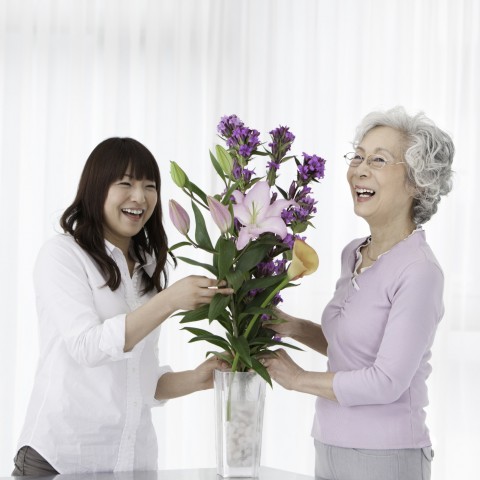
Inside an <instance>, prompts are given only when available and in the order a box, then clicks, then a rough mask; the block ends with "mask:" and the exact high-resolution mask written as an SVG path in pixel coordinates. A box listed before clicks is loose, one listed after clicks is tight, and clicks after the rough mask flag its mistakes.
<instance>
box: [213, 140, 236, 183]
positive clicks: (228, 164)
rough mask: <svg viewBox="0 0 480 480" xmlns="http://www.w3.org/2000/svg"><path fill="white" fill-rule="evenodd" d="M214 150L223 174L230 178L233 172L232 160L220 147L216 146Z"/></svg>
mask: <svg viewBox="0 0 480 480" xmlns="http://www.w3.org/2000/svg"><path fill="white" fill-rule="evenodd" d="M215 150H216V152H217V161H218V163H219V165H220V166H221V167H222V170H223V173H225V175H228V176H231V174H232V170H233V159H232V157H231V155H230V154H229V153H228V151H227V150H225V149H224V148H223V147H222V146H221V145H216V147H215Z"/></svg>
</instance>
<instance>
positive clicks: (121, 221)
mask: <svg viewBox="0 0 480 480" xmlns="http://www.w3.org/2000/svg"><path fill="white" fill-rule="evenodd" d="M157 200H158V193H157V188H156V185H155V182H154V181H152V180H147V179H142V180H137V179H135V178H133V176H132V175H131V174H130V169H127V171H126V172H125V174H124V176H123V177H122V178H120V179H118V180H116V181H115V182H113V183H112V185H111V186H110V188H109V189H108V194H107V198H106V200H105V204H104V208H103V215H104V234H105V238H106V239H107V240H108V241H109V242H111V243H113V244H114V245H115V246H117V247H118V248H120V249H122V250H123V251H127V250H128V246H129V244H130V239H131V238H132V237H133V236H135V235H136V234H137V233H139V232H140V230H141V229H142V228H143V226H144V225H145V223H146V222H147V221H148V219H149V218H150V217H151V216H152V213H153V211H154V209H155V206H156V205H157Z"/></svg>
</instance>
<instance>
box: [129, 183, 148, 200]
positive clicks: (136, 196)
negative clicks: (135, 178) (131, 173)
mask: <svg viewBox="0 0 480 480" xmlns="http://www.w3.org/2000/svg"><path fill="white" fill-rule="evenodd" d="M130 198H131V200H132V201H133V202H137V203H139V204H142V203H145V191H144V190H143V187H142V186H141V185H136V186H134V187H133V188H132V190H131V195H130Z"/></svg>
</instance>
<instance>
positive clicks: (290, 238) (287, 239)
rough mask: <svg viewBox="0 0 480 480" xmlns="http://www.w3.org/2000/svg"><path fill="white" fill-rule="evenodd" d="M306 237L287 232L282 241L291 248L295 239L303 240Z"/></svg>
mask: <svg viewBox="0 0 480 480" xmlns="http://www.w3.org/2000/svg"><path fill="white" fill-rule="evenodd" d="M306 238H307V237H301V236H300V235H292V234H291V233H289V234H288V235H287V236H286V237H285V238H284V239H283V243H284V244H285V245H287V246H288V247H289V248H290V249H292V248H293V244H294V243H295V240H297V239H298V240H305V239H306Z"/></svg>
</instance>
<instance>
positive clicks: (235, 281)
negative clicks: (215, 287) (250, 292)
mask: <svg viewBox="0 0 480 480" xmlns="http://www.w3.org/2000/svg"><path fill="white" fill-rule="evenodd" d="M226 278H227V282H228V284H229V285H230V286H231V287H232V288H233V289H234V290H235V291H237V290H238V289H239V288H240V287H241V286H242V285H243V282H244V280H245V275H244V273H243V272H240V271H238V270H237V271H235V272H228V273H227V276H226Z"/></svg>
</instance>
